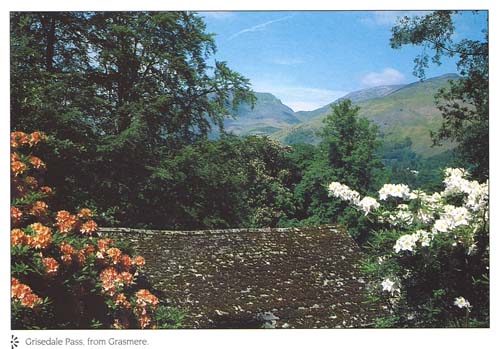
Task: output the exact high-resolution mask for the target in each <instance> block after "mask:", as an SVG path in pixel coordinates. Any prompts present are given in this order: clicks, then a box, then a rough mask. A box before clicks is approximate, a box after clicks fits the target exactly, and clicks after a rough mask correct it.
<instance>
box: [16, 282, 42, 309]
mask: <svg viewBox="0 0 500 349" xmlns="http://www.w3.org/2000/svg"><path fill="white" fill-rule="evenodd" d="M11 280H12V285H11V297H12V298H15V299H18V300H20V301H21V304H22V305H23V306H25V307H28V308H33V307H35V306H36V305H38V304H40V303H41V302H42V299H41V298H40V297H38V296H37V295H35V294H34V293H33V292H32V291H31V288H30V287H29V286H28V285H25V284H22V283H20V282H19V280H17V279H16V278H12V279H11Z"/></svg>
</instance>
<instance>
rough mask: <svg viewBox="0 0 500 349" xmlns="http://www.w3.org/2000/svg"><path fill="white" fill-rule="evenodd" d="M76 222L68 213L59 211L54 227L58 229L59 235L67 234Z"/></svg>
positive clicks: (74, 217)
mask: <svg viewBox="0 0 500 349" xmlns="http://www.w3.org/2000/svg"><path fill="white" fill-rule="evenodd" d="M77 222H78V219H77V218H76V216H75V215H72V214H70V213H69V212H68V211H59V212H57V214H56V223H55V224H54V225H55V226H57V227H59V231H60V232H61V233H67V232H69V231H71V230H73V229H74V228H75V226H76V224H77Z"/></svg>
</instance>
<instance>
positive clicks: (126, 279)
mask: <svg viewBox="0 0 500 349" xmlns="http://www.w3.org/2000/svg"><path fill="white" fill-rule="evenodd" d="M120 278H121V280H122V281H123V283H124V284H125V285H130V284H132V283H133V282H134V276H133V275H132V274H130V273H129V272H128V271H122V272H121V273H120Z"/></svg>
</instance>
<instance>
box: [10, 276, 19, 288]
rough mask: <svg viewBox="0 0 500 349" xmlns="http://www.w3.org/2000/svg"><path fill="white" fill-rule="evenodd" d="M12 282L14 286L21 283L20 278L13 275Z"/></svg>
mask: <svg viewBox="0 0 500 349" xmlns="http://www.w3.org/2000/svg"><path fill="white" fill-rule="evenodd" d="M10 283H11V286H12V287H14V286H17V285H19V284H20V282H19V280H18V279H16V278H14V277H11V278H10Z"/></svg>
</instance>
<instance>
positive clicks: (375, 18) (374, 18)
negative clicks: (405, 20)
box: [361, 11, 431, 26]
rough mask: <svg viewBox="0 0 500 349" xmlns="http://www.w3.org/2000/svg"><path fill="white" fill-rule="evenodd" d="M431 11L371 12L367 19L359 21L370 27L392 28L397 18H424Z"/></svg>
mask: <svg viewBox="0 0 500 349" xmlns="http://www.w3.org/2000/svg"><path fill="white" fill-rule="evenodd" d="M429 13H431V11H373V12H371V13H370V16H369V17H365V18H362V19H361V22H362V23H365V24H370V25H382V26H392V25H394V24H395V23H396V20H397V19H398V17H404V16H408V17H413V16H425V15H426V14H429Z"/></svg>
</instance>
